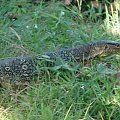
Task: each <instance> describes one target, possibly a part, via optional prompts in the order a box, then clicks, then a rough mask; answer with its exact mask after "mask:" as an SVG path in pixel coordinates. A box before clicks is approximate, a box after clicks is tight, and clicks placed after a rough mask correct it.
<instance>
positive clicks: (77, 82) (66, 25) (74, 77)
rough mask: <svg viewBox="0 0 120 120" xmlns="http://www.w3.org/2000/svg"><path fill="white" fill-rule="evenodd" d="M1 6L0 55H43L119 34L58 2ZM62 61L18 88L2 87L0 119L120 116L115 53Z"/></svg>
mask: <svg viewBox="0 0 120 120" xmlns="http://www.w3.org/2000/svg"><path fill="white" fill-rule="evenodd" d="M6 2H7V4H6ZM0 9H1V11H0V26H1V30H0V44H1V47H0V51H1V52H0V57H1V58H7V57H15V56H18V55H28V54H29V55H30V54H42V53H44V52H46V51H55V50H57V49H61V48H65V47H75V46H76V45H78V44H83V43H86V42H90V41H94V40H101V39H110V40H114V41H120V39H119V34H117V35H116V34H114V33H112V34H111V33H109V32H107V29H106V26H105V25H106V24H104V21H103V20H100V19H99V20H97V21H96V22H93V21H91V20H90V19H87V20H86V19H84V16H82V15H80V14H79V11H77V9H76V8H75V9H74V8H73V9H70V8H69V9H67V8H65V7H64V6H63V5H62V4H61V3H60V2H55V1H53V2H52V1H51V2H48V3H47V4H45V3H44V2H40V4H38V5H34V4H32V3H30V2H28V1H21V2H18V1H16V0H10V1H5V2H2V3H1V5H0ZM107 20H108V19H107ZM108 22H109V23H110V22H112V20H108V21H107V23H108ZM109 23H108V24H109ZM111 25H112V24H111ZM109 29H110V28H109ZM61 64H62V63H58V64H57V65H56V66H54V67H50V68H44V74H42V76H40V78H36V79H37V81H36V82H34V81H31V83H30V84H29V85H27V86H26V87H24V88H23V89H21V90H12V89H10V90H8V89H7V88H6V89H4V88H2V87H1V88H0V119H1V120H3V119H6V120H14V119H17V120H25V119H27V120H82V119H83V120H84V119H86V120H94V119H97V120H99V119H101V120H111V119H114V120H119V119H120V87H119V83H118V82H119V77H118V78H117V77H116V74H117V73H118V70H119V69H120V65H119V56H118V57H117V56H114V55H113V56H110V57H106V58H103V59H102V58H101V59H97V58H96V59H95V60H91V61H89V62H88V63H87V64H84V63H80V64H76V63H73V64H74V65H73V66H70V65H69V64H66V63H63V64H62V65H61ZM61 66H62V67H63V68H64V69H60V68H61Z"/></svg>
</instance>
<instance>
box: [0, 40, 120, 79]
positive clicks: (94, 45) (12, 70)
mask: <svg viewBox="0 0 120 120" xmlns="http://www.w3.org/2000/svg"><path fill="white" fill-rule="evenodd" d="M111 54H120V42H114V41H109V40H101V41H97V42H91V43H88V44H84V45H80V46H78V47H75V48H69V49H64V50H59V51H56V52H50V53H45V54H44V55H43V56H47V59H50V60H53V61H55V60H56V59H57V58H60V59H63V60H64V61H71V60H74V61H83V60H89V59H90V58H94V57H96V56H99V55H111ZM43 56H42V55H40V56H35V57H32V56H26V57H17V58H8V59H5V60H0V81H4V80H18V79H19V80H30V79H31V78H32V77H33V76H34V75H35V74H37V68H36V66H37V65H38V63H39V61H41V59H43V58H44V57H43Z"/></svg>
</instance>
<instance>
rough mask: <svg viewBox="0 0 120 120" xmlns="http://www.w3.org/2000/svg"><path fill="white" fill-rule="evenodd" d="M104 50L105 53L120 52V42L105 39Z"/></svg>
mask: <svg viewBox="0 0 120 120" xmlns="http://www.w3.org/2000/svg"><path fill="white" fill-rule="evenodd" d="M103 46H104V51H103V54H105V55H109V54H120V42H114V41H103Z"/></svg>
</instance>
